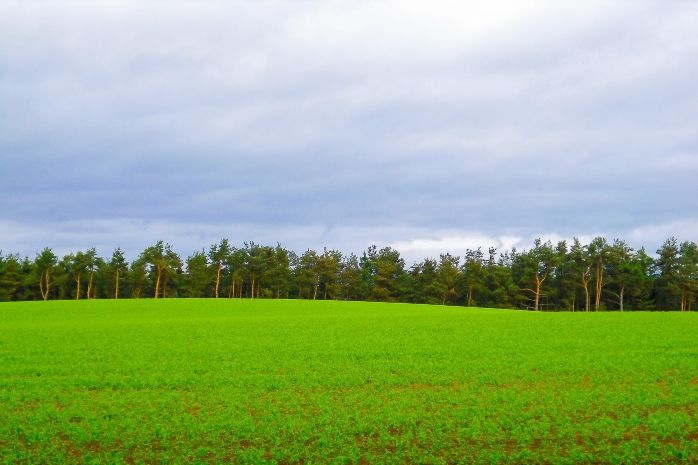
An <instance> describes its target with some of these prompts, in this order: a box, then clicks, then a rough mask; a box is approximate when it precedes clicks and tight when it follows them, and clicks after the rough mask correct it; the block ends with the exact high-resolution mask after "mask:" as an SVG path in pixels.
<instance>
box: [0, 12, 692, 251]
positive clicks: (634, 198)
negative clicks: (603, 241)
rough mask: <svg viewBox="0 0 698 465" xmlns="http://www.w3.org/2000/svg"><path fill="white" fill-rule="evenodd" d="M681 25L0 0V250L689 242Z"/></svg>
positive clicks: (616, 15)
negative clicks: (223, 242)
mask: <svg viewBox="0 0 698 465" xmlns="http://www.w3.org/2000/svg"><path fill="white" fill-rule="evenodd" d="M576 3H580V4H576ZM696 24H698V3H697V2H693V1H667V0H664V1H656V2H650V1H642V0H632V1H627V2H624V1H616V0H614V1H601V2H599V1H585V2H560V1H551V2H545V1H540V2H537V1H518V0H517V1H499V0H490V1H487V2H474V1H472V2H468V1H410V0H396V1H381V0H372V1H362V0H350V1H334V0H328V1H321V2H319V1H300V0H298V1H294V0H286V1H267V0H260V1H239V2H235V1H221V2H213V1H208V2H207V1H204V2H177V1H167V2H156V1H143V0H139V1H119V2H109V1H105V2H66V1H51V2H48V1H35V2H32V1H27V0H23V1H17V2H15V1H11V0H9V1H8V0H0V250H2V251H3V252H4V253H15V252H17V253H20V254H21V255H28V256H30V257H33V256H34V255H35V254H36V252H38V251H39V250H40V249H41V248H43V247H45V246H50V247H52V248H53V249H54V250H55V251H56V252H58V253H59V254H63V253H67V252H68V251H73V250H78V249H85V248H88V247H92V246H94V247H97V250H98V252H99V253H100V254H102V255H110V254H111V251H112V250H113V249H114V248H115V247H117V246H120V247H121V248H122V249H124V250H125V251H126V252H127V254H128V255H130V256H131V257H134V256H135V255H137V254H138V252H139V251H141V250H143V249H144V248H145V247H146V246H148V245H151V244H153V243H154V242H155V241H156V240H160V239H162V240H164V241H166V242H169V243H171V244H173V246H174V247H175V249H176V250H177V251H179V252H180V253H181V254H183V255H184V256H186V255H187V254H190V253H192V252H194V251H196V250H200V249H202V248H208V246H209V245H210V244H211V243H212V242H215V241H217V240H219V239H220V238H223V237H227V238H229V239H230V240H231V241H232V242H233V243H235V244H237V245H241V244H242V243H243V241H250V240H252V241H255V242H257V243H262V244H269V245H275V244H276V243H277V242H280V243H281V244H282V245H284V246H286V247H288V248H291V249H293V250H296V251H298V252H302V251H304V250H305V249H306V248H313V249H316V250H322V248H323V247H328V248H335V249H339V250H342V251H343V252H345V253H349V252H355V253H358V254H360V253H361V251H363V250H364V249H365V248H366V247H367V246H369V245H371V244H376V245H377V246H379V247H382V246H386V245H389V246H392V247H394V248H397V249H398V250H399V251H400V252H401V253H402V255H403V256H404V257H405V258H406V259H407V261H408V262H410V261H415V260H419V259H421V258H425V257H438V255H439V254H440V253H442V252H450V253H453V254H455V255H462V254H463V252H464V251H465V249H466V248H475V247H478V246H483V247H489V246H496V247H499V248H500V249H502V248H509V247H518V248H526V247H530V245H531V243H532V240H533V239H534V238H536V237H542V238H544V239H548V238H549V239H551V240H561V239H569V238H572V237H574V236H576V237H580V238H581V239H582V240H589V239H590V238H592V237H594V236H595V235H605V236H607V237H609V238H614V237H621V238H623V239H625V240H627V241H628V242H629V243H630V244H631V245H633V246H634V247H636V248H639V247H641V246H645V247H647V248H648V249H649V250H650V251H654V250H656V248H657V247H658V246H659V245H660V244H661V243H662V242H663V241H664V240H665V239H666V238H668V237H669V236H676V237H677V238H679V239H680V240H693V241H696V240H698V202H697V201H696V199H697V198H698V187H697V186H698V183H697V182H696V177H697V176H696V175H698V85H696V83H698V27H696Z"/></svg>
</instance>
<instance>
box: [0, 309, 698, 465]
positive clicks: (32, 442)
mask: <svg viewBox="0 0 698 465" xmlns="http://www.w3.org/2000/svg"><path fill="white" fill-rule="evenodd" d="M696 334H698V314H695V313H683V314H681V313H678V312H672V313H649V312H642V313H640V312H638V313H629V312H628V313H620V312H605V313H604V312H599V313H542V312H517V311H512V310H494V309H477V308H462V307H434V306H422V305H408V304H391V305H388V304H381V303H367V302H334V301H316V302H313V301H307V300H262V299H259V300H257V299H255V300H251V299H242V300H241V299H234V300H229V299H205V300H204V299H167V300H154V299H147V300H145V299H141V300H135V299H130V300H118V301H116V300H93V301H89V302H88V301H80V302H76V301H53V302H19V303H13V304H0V341H1V344H2V345H1V348H2V350H0V362H1V363H0V380H2V382H1V383H0V407H1V408H0V457H1V458H2V459H0V463H4V464H26V463H31V464H62V463H65V464H86V465H87V464H178V463H197V464H223V463H232V464H260V465H274V464H288V465H292V464H347V465H348V464H395V465H402V464H434V465H446V464H542V463H550V464H569V465H573V464H660V463H662V464H665V463H697V461H698V389H696V384H698V373H696V359H697V357H698V346H697V345H696Z"/></svg>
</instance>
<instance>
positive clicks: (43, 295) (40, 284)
mask: <svg viewBox="0 0 698 465" xmlns="http://www.w3.org/2000/svg"><path fill="white" fill-rule="evenodd" d="M39 290H40V291H41V298H42V299H43V300H46V293H45V292H44V273H41V278H39Z"/></svg>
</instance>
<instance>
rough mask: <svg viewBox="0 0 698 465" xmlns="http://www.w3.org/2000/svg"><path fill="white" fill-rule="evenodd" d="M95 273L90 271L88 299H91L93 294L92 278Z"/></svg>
mask: <svg viewBox="0 0 698 465" xmlns="http://www.w3.org/2000/svg"><path fill="white" fill-rule="evenodd" d="M93 277H94V273H92V272H90V279H88V280H87V300H90V298H91V296H92V278H93Z"/></svg>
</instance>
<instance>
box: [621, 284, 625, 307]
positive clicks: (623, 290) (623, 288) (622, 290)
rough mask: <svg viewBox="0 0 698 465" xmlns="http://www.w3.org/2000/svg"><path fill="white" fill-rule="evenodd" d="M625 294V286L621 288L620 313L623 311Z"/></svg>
mask: <svg viewBox="0 0 698 465" xmlns="http://www.w3.org/2000/svg"><path fill="white" fill-rule="evenodd" d="M623 294H625V286H624V285H623V286H621V287H620V311H621V312H622V311H623Z"/></svg>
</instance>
